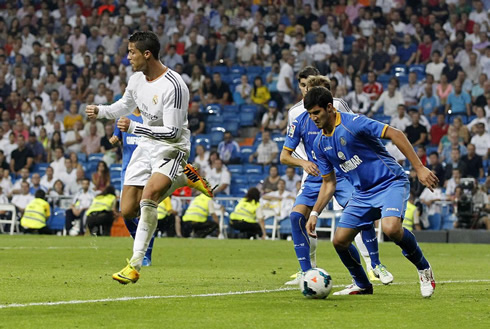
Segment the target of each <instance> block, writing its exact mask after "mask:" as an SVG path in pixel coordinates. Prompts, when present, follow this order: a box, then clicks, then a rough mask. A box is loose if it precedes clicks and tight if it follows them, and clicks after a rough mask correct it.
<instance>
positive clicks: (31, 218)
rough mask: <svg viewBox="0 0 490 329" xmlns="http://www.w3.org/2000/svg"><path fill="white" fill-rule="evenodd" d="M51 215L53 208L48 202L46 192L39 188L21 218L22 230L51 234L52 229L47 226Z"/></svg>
mask: <svg viewBox="0 0 490 329" xmlns="http://www.w3.org/2000/svg"><path fill="white" fill-rule="evenodd" d="M31 197H32V195H31ZM49 216H51V209H50V208H49V203H47V202H46V192H45V191H43V190H38V191H36V193H35V194H34V197H32V200H31V201H29V203H28V204H27V205H26V206H25V211H24V213H23V216H22V218H21V220H20V225H21V227H22V230H23V231H24V232H25V233H39V234H50V233H51V230H49V229H48V227H47V226H46V224H47V221H48V219H49Z"/></svg>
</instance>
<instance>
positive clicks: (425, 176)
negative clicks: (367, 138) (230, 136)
mask: <svg viewBox="0 0 490 329" xmlns="http://www.w3.org/2000/svg"><path fill="white" fill-rule="evenodd" d="M381 138H387V139H391V141H392V142H393V144H395V145H396V147H398V149H399V150H400V151H401V152H402V153H403V155H405V156H406V157H407V159H408V161H410V163H411V164H412V167H413V168H414V169H415V171H416V172H417V177H418V178H419V181H420V182H421V183H422V184H424V185H425V186H427V187H428V188H429V189H430V190H431V191H432V192H433V191H434V189H435V188H436V187H437V183H438V182H439V179H438V178H437V176H436V175H435V174H434V173H433V172H432V171H430V170H429V169H428V168H427V167H425V166H424V165H423V164H422V162H421V161H420V159H419V157H418V156H417V154H416V153H415V151H414V149H413V147H412V145H411V144H410V142H409V141H408V139H407V136H405V134H404V133H403V132H401V131H400V130H398V129H396V128H393V127H390V126H386V128H385V131H384V135H383V136H381Z"/></svg>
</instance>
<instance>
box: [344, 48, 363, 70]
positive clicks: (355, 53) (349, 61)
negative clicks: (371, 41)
mask: <svg viewBox="0 0 490 329" xmlns="http://www.w3.org/2000/svg"><path fill="white" fill-rule="evenodd" d="M368 60H369V58H368V56H367V54H366V53H365V52H364V51H363V50H361V49H360V48H359V43H358V41H354V42H352V52H351V53H349V54H348V55H347V56H346V57H345V61H344V71H345V72H346V71H347V67H349V66H350V65H352V67H353V68H354V71H355V72H359V73H361V74H362V73H364V72H365V69H366V68H367V67H368Z"/></svg>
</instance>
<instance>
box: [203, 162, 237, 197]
mask: <svg viewBox="0 0 490 329" xmlns="http://www.w3.org/2000/svg"><path fill="white" fill-rule="evenodd" d="M210 158H211V157H210ZM207 179H208V180H209V183H210V184H211V186H216V185H217V186H218V187H217V188H216V189H215V190H214V195H220V194H225V195H229V194H230V183H231V175H230V172H229V171H228V169H227V168H226V167H225V166H223V160H221V159H220V158H217V159H214V160H213V166H212V169H211V171H210V172H209V173H208V176H207Z"/></svg>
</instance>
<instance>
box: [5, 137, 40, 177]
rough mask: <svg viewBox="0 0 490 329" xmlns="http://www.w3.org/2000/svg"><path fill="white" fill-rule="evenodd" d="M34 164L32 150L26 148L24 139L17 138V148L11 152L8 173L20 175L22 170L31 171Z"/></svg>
mask: <svg viewBox="0 0 490 329" xmlns="http://www.w3.org/2000/svg"><path fill="white" fill-rule="evenodd" d="M33 163H34V154H33V152H32V150H31V149H30V148H29V147H27V146H26V141H25V137H24V136H23V135H19V136H17V148H16V149H15V150H14V151H12V156H11V159H10V172H11V173H13V174H16V175H19V174H20V170H21V169H22V168H26V169H27V170H30V169H31V166H32V165H33Z"/></svg>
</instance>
